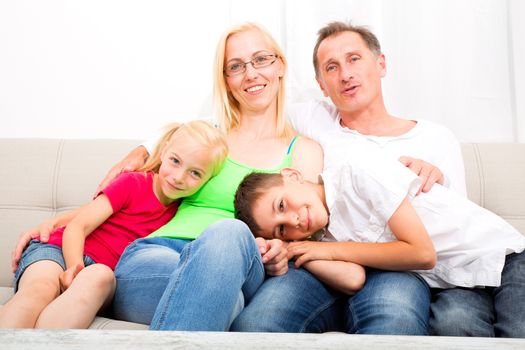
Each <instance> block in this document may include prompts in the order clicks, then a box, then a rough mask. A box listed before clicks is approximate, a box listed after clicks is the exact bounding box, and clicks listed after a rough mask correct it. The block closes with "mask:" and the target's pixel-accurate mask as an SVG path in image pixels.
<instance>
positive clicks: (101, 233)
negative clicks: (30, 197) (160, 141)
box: [49, 172, 179, 269]
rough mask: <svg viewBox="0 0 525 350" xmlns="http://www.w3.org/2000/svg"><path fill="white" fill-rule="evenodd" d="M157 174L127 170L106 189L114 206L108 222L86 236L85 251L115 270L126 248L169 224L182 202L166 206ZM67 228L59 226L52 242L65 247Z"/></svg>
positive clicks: (95, 259) (52, 236) (105, 192)
mask: <svg viewBox="0 0 525 350" xmlns="http://www.w3.org/2000/svg"><path fill="white" fill-rule="evenodd" d="M153 175H154V173H152V172H148V173H142V172H130V173H123V174H121V175H120V176H118V177H117V178H116V179H115V180H113V181H112V182H111V183H110V184H109V185H108V186H107V187H106V188H105V189H104V190H102V192H103V193H104V194H105V195H106V196H107V197H108V199H109V201H110V203H111V206H112V208H113V215H111V216H110V217H109V218H108V219H107V220H106V221H105V222H104V223H102V224H101V225H100V226H99V227H97V228H96V229H95V230H94V231H93V232H92V233H91V234H90V235H89V236H87V237H86V242H85V244H84V254H85V255H87V256H89V257H90V258H91V259H93V260H94V261H96V262H97V263H100V264H104V265H107V266H109V267H110V268H111V269H115V266H116V265H117V262H118V259H119V258H120V256H121V255H122V252H123V251H124V249H126V247H127V246H128V245H129V244H130V243H131V242H133V241H134V240H136V239H137V238H142V237H145V236H147V235H149V234H150V233H151V232H153V231H155V230H156V229H158V228H159V227H161V226H163V225H164V224H166V223H167V222H168V221H170V219H171V218H172V217H173V216H174V215H175V213H176V212H177V208H178V205H179V201H176V202H174V203H172V204H170V205H168V206H164V205H163V204H162V203H161V202H160V201H159V200H158V198H157V197H156V196H155V193H154V192H153ZM64 229H65V227H61V228H58V229H57V230H55V232H54V234H53V235H51V237H50V238H49V243H50V244H54V245H56V246H59V247H61V246H62V235H63V233H64Z"/></svg>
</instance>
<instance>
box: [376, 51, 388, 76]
mask: <svg viewBox="0 0 525 350" xmlns="http://www.w3.org/2000/svg"><path fill="white" fill-rule="evenodd" d="M377 65H378V69H379V75H380V76H381V78H384V77H385V76H386V59H385V55H384V54H380V55H379V56H378V57H377Z"/></svg>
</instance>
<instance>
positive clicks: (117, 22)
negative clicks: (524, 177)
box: [0, 0, 525, 142]
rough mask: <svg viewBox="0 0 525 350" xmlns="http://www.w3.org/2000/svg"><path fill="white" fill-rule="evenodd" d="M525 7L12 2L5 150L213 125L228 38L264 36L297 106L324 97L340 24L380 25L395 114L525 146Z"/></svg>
mask: <svg viewBox="0 0 525 350" xmlns="http://www.w3.org/2000/svg"><path fill="white" fill-rule="evenodd" d="M523 18H525V2H524V1H522V0H507V1H504V0H425V1H421V0H301V1H299V0H267V1H265V2H261V1H255V0H229V1H225V0H192V1H184V2H179V1H169V0H149V1H146V0H142V1H140V0H90V1H80V0H76V1H73V0H72V1H65V0H62V1H60V0H46V1H41V0H17V1H11V0H0V120H1V124H0V125H1V127H0V137H65V138H92V137H95V138H98V137H115V138H144V137H148V135H150V134H151V133H152V132H154V131H155V130H156V129H157V128H159V127H160V126H162V125H164V124H165V123H167V122H169V121H173V120H181V121H184V120H189V119H193V118H200V117H209V116H210V112H211V106H210V103H211V89H212V80H211V76H212V73H211V72H212V71H211V68H212V63H213V55H214V51H215V45H216V42H217V40H218V37H219V36H220V34H221V33H222V31H223V30H224V29H226V28H227V27H228V26H229V25H231V24H234V23H239V22H243V21H247V20H254V21H257V22H259V23H261V24H263V25H265V26H266V27H267V28H268V29H269V30H270V31H271V32H272V33H273V34H274V35H275V37H276V38H277V39H278V41H279V42H280V44H281V45H282V46H283V48H284V49H285V52H286V53H287V57H288V59H289V61H290V68H291V72H290V74H289V77H288V78H289V84H288V85H289V96H290V98H291V99H293V100H304V99H307V98H311V97H321V94H320V93H319V90H318V87H317V84H316V83H315V81H314V78H313V68H312V63H311V52H312V48H313V45H314V43H315V39H316V32H317V30H318V29H319V28H320V27H321V26H323V25H324V24H326V23H327V22H329V21H332V20H352V21H353V22H354V23H357V24H365V25H369V26H370V27H371V28H372V29H373V30H374V32H375V33H376V34H377V35H378V37H379V38H380V40H381V43H382V46H383V51H384V53H385V55H386V57H387V64H388V74H387V77H386V78H385V79H384V91H385V96H386V101H387V106H388V108H389V110H390V112H391V113H393V114H395V115H398V116H401V117H406V118H423V119H429V120H434V121H437V122H439V123H442V124H445V125H446V126H448V127H449V128H451V129H452V130H453V131H454V132H455V133H456V135H457V136H458V138H459V139H460V140H461V141H465V142H467V141H471V142H492V141H507V142H508V141H519V142H525V67H523V65H522V64H519V63H520V62H525V41H524V40H523V35H524V34H525V23H520V22H523V21H521V20H522V19H523Z"/></svg>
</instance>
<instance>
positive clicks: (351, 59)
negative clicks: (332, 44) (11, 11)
mask: <svg viewBox="0 0 525 350" xmlns="http://www.w3.org/2000/svg"><path fill="white" fill-rule="evenodd" d="M360 59H361V57H359V56H356V55H353V56H351V57H350V61H352V62H355V61H359V60H360Z"/></svg>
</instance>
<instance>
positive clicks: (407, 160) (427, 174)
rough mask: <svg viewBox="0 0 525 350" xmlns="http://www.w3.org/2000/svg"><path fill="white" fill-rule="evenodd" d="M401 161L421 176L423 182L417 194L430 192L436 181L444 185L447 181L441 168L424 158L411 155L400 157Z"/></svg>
mask: <svg viewBox="0 0 525 350" xmlns="http://www.w3.org/2000/svg"><path fill="white" fill-rule="evenodd" d="M399 161H400V162H401V163H402V164H403V165H404V166H406V167H407V168H409V169H410V170H412V171H413V172H414V173H416V175H417V176H419V177H420V178H421V180H422V183H421V187H420V188H419V191H418V192H417V194H420V193H421V192H428V191H430V189H431V188H432V186H434V184H435V183H438V184H440V185H443V183H444V181H445V178H444V176H443V173H442V172H441V170H439V169H438V168H437V167H435V166H434V165H432V164H430V163H427V162H425V161H424V160H421V159H415V158H411V157H400V158H399Z"/></svg>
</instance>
